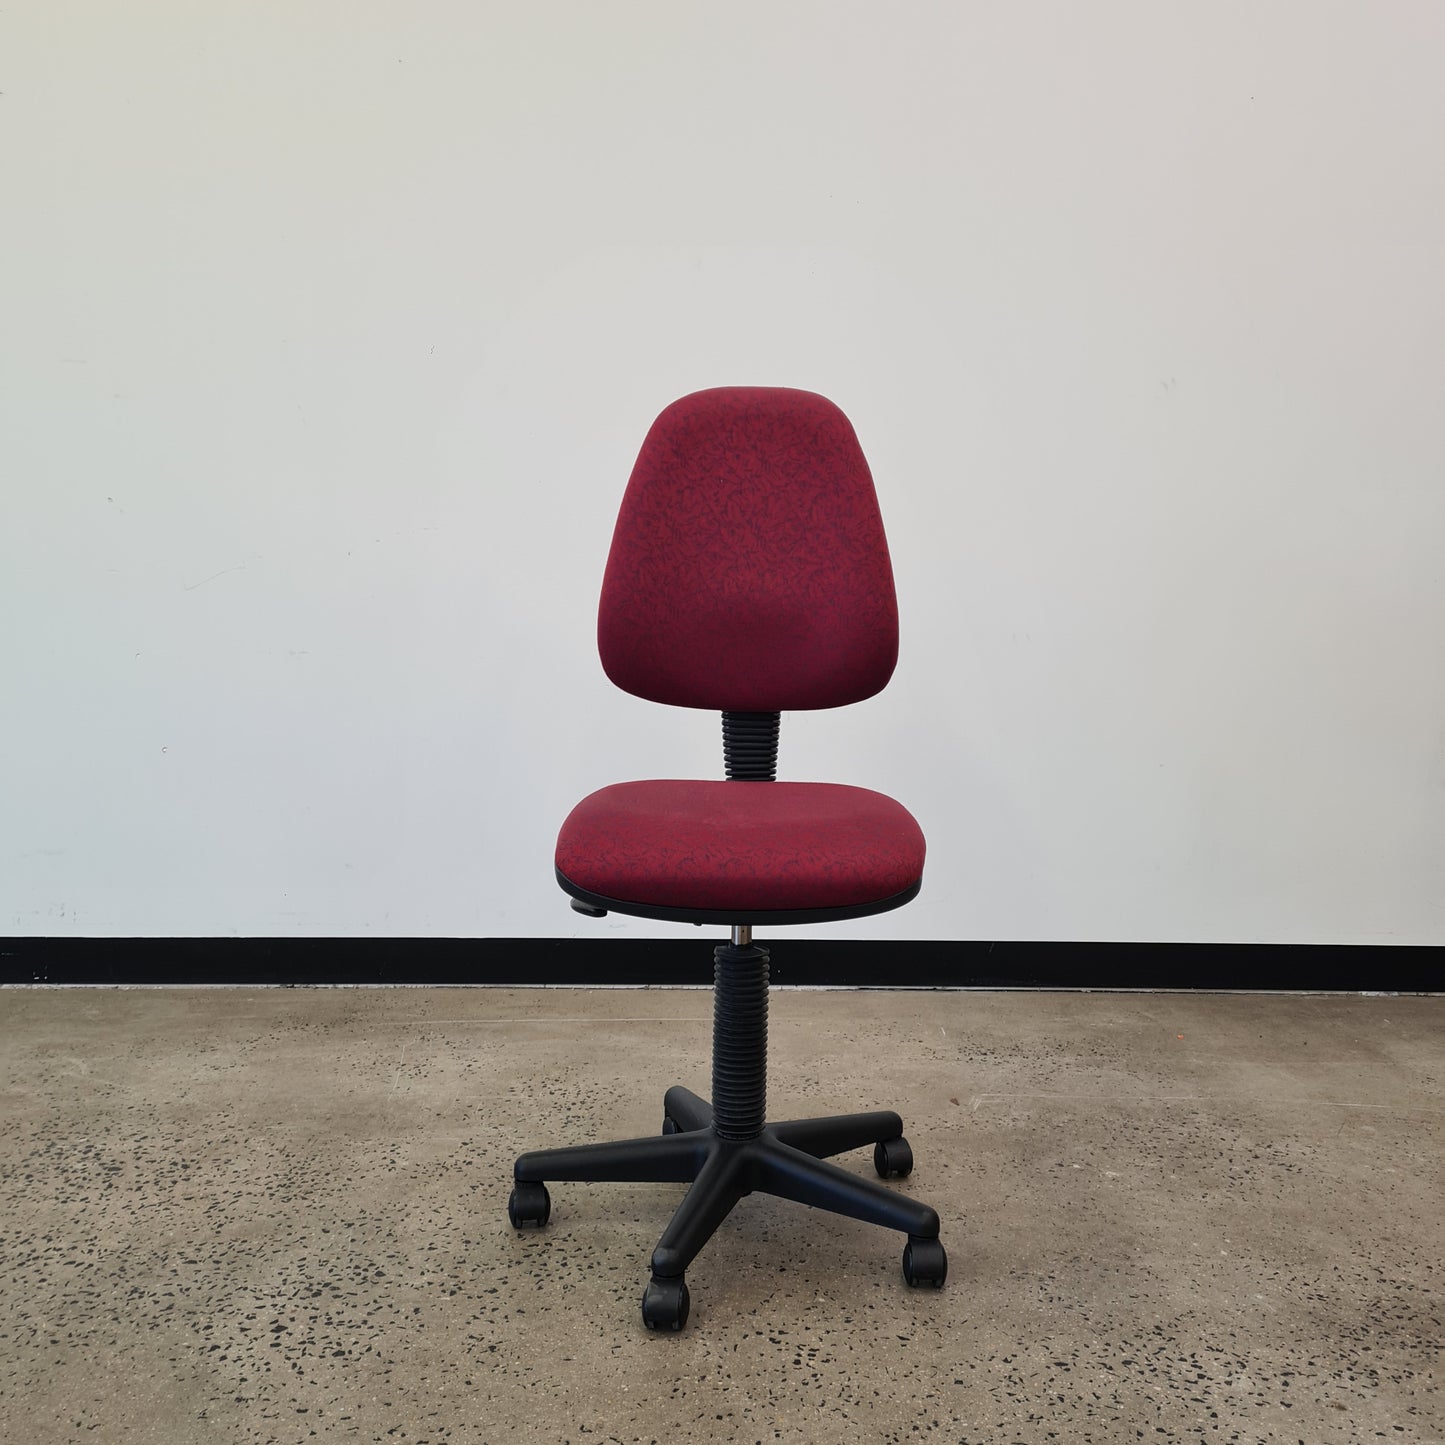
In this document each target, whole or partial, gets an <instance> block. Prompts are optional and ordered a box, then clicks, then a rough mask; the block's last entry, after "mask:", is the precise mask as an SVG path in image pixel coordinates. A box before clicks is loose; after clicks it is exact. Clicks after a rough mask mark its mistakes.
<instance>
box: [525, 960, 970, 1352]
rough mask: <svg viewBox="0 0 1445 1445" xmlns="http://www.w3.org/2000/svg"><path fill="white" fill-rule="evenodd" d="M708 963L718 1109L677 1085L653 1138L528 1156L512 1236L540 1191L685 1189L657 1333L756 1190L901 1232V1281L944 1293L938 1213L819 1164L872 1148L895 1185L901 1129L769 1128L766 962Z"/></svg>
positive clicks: (650, 1320) (532, 1212)
mask: <svg viewBox="0 0 1445 1445" xmlns="http://www.w3.org/2000/svg"><path fill="white" fill-rule="evenodd" d="M714 957H715V959H716V989H715V1001H714V1015H713V1100H714V1102H713V1104H708V1103H707V1102H706V1100H703V1099H700V1098H699V1097H698V1096H697V1095H696V1094H694V1093H693V1092H692V1091H691V1090H689V1089H684V1088H682V1087H681V1086H680V1085H677V1086H674V1087H673V1088H671V1089H669V1090H668V1091H667V1093H666V1095H665V1096H664V1098H663V1125H662V1133H661V1134H660V1135H652V1136H649V1137H647V1138H643V1139H624V1140H619V1141H617V1142H615V1143H610V1144H579V1145H575V1146H573V1147H571V1148H566V1149H539V1150H535V1151H533V1152H531V1153H528V1154H523V1155H522V1156H521V1157H520V1158H519V1159H518V1160H517V1162H516V1165H515V1168H514V1170H513V1173H514V1175H515V1178H516V1186H515V1188H514V1189H513V1190H512V1196H511V1199H510V1200H509V1201H508V1204H507V1212H508V1214H509V1215H510V1217H511V1221H512V1224H513V1225H514V1226H515V1227H516V1228H518V1229H522V1228H525V1227H527V1226H528V1225H535V1226H538V1227H540V1226H541V1225H544V1224H545V1223H546V1222H547V1219H548V1216H549V1215H550V1213H551V1208H552V1205H551V1199H550V1197H549V1196H548V1193H547V1188H546V1185H545V1183H544V1182H543V1181H544V1180H549V1179H550V1180H552V1181H554V1182H556V1181H560V1180H589V1181H595V1180H626V1181H629V1182H647V1181H652V1182H657V1183H674V1184H677V1183H682V1184H687V1183H690V1184H691V1185H692V1188H691V1189H689V1190H688V1192H687V1195H686V1197H685V1198H684V1199H683V1201H682V1203H681V1204H680V1205H679V1206H678V1209H677V1212H676V1213H675V1214H674V1215H673V1217H672V1221H671V1222H670V1223H669V1224H668V1226H667V1228H666V1230H664V1231H663V1235H662V1238H661V1239H660V1240H659V1241H658V1244H657V1248H656V1249H654V1250H653V1252H652V1278H651V1280H650V1281H649V1283H648V1285H647V1288H646V1290H645V1291H644V1293H643V1296H642V1318H643V1321H644V1323H646V1325H647V1326H648V1328H649V1329H654V1330H680V1329H681V1328H682V1327H683V1325H684V1324H686V1322H687V1315H688V1308H689V1297H688V1290H687V1281H686V1279H685V1277H684V1276H685V1272H686V1270H687V1267H688V1265H689V1264H691V1263H692V1261H693V1260H694V1259H696V1258H697V1255H698V1253H699V1252H700V1251H701V1250H702V1247H703V1246H704V1245H705V1244H706V1243H707V1242H708V1240H709V1239H711V1238H712V1235H713V1232H714V1231H715V1230H716V1229H717V1227H718V1226H719V1225H720V1224H721V1223H722V1222H723V1220H724V1219H726V1218H727V1216H728V1214H729V1212H730V1211H731V1210H732V1207H733V1205H735V1204H736V1203H737V1202H738V1200H740V1199H742V1198H743V1197H744V1196H745V1195H748V1194H751V1193H753V1192H754V1191H756V1190H763V1191H765V1192H766V1193H769V1194H776V1195H778V1196H779V1197H781V1198H783V1199H793V1200H796V1201H798V1203H800V1204H811V1205H812V1206H813V1207H814V1208H816V1209H826V1210H829V1211H830V1212H832V1213H834V1214H846V1215H849V1216H850V1217H852V1218H854V1219H862V1220H866V1221H867V1222H868V1223H870V1224H880V1225H882V1226H883V1227H884V1228H885V1229H897V1230H901V1231H902V1232H903V1233H904V1234H906V1235H907V1236H908V1243H907V1245H906V1246H905V1248H904V1251H903V1277H904V1279H905V1280H906V1281H907V1282H908V1284H910V1285H932V1286H934V1287H935V1288H940V1287H942V1285H943V1282H944V1279H945V1277H946V1276H947V1274H948V1256H947V1254H946V1253H945V1252H944V1248H943V1245H942V1243H941V1242H940V1241H939V1238H938V1215H937V1213H936V1212H935V1211H934V1210H932V1209H930V1208H929V1207H928V1206H927V1205H926V1204H920V1203H918V1201H917V1200H914V1199H909V1198H908V1197H906V1196H905V1195H901V1194H896V1193H895V1192H894V1191H893V1190H891V1189H886V1188H884V1187H883V1185H881V1184H877V1183H875V1182H874V1181H873V1180H871V1179H860V1178H859V1177H858V1176H857V1175H855V1174H850V1173H848V1171H847V1170H844V1169H840V1168H838V1166H837V1165H835V1164H829V1163H826V1162H825V1160H826V1159H827V1158H828V1156H830V1155H833V1154H841V1153H843V1152H844V1151H846V1150H849V1149H858V1148H862V1147H864V1146H866V1145H868V1144H872V1145H874V1150H873V1163H874V1167H875V1168H876V1169H877V1171H878V1173H879V1174H880V1175H882V1176H883V1177H884V1178H888V1177H896V1178H902V1177H903V1176H905V1175H907V1174H908V1173H909V1171H910V1170H911V1169H912V1168H913V1152H912V1150H911V1149H910V1148H909V1147H908V1141H907V1140H906V1139H904V1138H903V1137H902V1134H903V1123H902V1120H900V1119H899V1117H898V1115H897V1114H895V1113H892V1112H888V1111H879V1112H875V1113H870V1114H839V1115H835V1116H833V1117H831V1118H824V1119H793V1120H789V1121H786V1122H784V1123H774V1124H768V1123H765V1122H764V1117H765V1116H764V1103H765V1097H766V1073H767V1006H768V954H767V951H766V950H765V949H762V948H759V947H757V946H756V945H752V944H748V945H746V946H743V947H738V946H736V945H733V944H724V945H722V946H721V947H719V948H718V949H717V950H716V951H715V953H714Z"/></svg>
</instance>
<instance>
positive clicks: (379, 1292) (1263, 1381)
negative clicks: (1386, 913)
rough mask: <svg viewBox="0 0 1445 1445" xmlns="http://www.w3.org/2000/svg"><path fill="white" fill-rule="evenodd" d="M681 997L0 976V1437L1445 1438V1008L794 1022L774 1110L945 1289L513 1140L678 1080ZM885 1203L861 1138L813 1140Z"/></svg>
mask: <svg viewBox="0 0 1445 1445" xmlns="http://www.w3.org/2000/svg"><path fill="white" fill-rule="evenodd" d="M709 1007H710V1000H709V996H708V995H707V994H706V993H700V992H666V991H645V992H630V991H600V992H580V991H527V990H516V991H510V990H508V991H482V990H476V991H473V990H463V989H448V990H430V989H428V990H390V991H372V990H279V991H275V990H267V991H262V990H257V991H247V990H224V991H223V990H138V991H120V992H117V991H25V990H8V991H0V1169H3V1174H0V1438H3V1439H4V1440H7V1441H12V1440H13V1441H17V1442H19V1441H25V1442H48V1441H86V1442H105V1441H126V1442H143V1441H144V1442H151V1441H155V1442H168V1445H169V1442H177V1441H180V1442H189V1441H199V1440H224V1441H243V1442H251V1441H255V1442H266V1441H276V1442H293V1441H296V1442H300V1441H305V1440H310V1439H313V1438H320V1439H325V1438H334V1439H336V1440H348V1441H349V1440H356V1441H371V1442H377V1445H391V1442H406V1445H421V1442H430V1445H441V1442H458V1445H460V1442H478V1441H499V1442H500V1441H510V1440H523V1441H530V1440H537V1441H573V1442H577V1445H581V1442H585V1441H594V1440H595V1441H599V1442H600V1441H619V1442H633V1441H654V1440H655V1441H662V1442H673V1441H682V1440H727V1441H735V1440H736V1441H768V1442H772V1441H786V1442H803V1441H810V1442H815V1441H914V1440H939V1441H967V1442H984V1441H987V1442H990V1445H999V1442H1012V1441H1023V1442H1029V1445H1033V1442H1042V1441H1050V1440H1058V1441H1066V1442H1091V1441H1093V1442H1102V1441H1135V1440H1146V1441H1153V1440H1194V1439H1202V1440H1206V1441H1220V1442H1255V1441H1268V1442H1287V1445H1295V1442H1296V1441H1307V1442H1309V1445H1319V1442H1336V1441H1338V1442H1346V1441H1374V1440H1380V1439H1383V1440H1389V1441H1394V1440H1400V1441H1412V1442H1414V1441H1421V1442H1434V1441H1441V1440H1445V1400H1442V1397H1441V1393H1440V1381H1439V1371H1440V1352H1441V1347H1442V1340H1445V1328H1442V1318H1445V1304H1442V1298H1441V1283H1442V1244H1445V1238H1442V1198H1445V1191H1442V1171H1441V1158H1442V1151H1441V1141H1442V1132H1445V1131H1442V1121H1445V999H1438V998H1429V999H1427V998H1388V999H1378V998H1377V999H1358V998H1357V999H1344V998H1279V997H1269V998H1250V997H1242V996H1232V997H1230V996H1223V997H1194V996H1174V995H1068V994H1017V993H1016V994H926V993H925V994H916V993H915V994H889V993H871V994H847V993H836V994H828V993H780V994H775V996H774V1001H773V1028H772V1037H773V1060H774V1069H773V1076H772V1090H771V1098H772V1102H773V1105H774V1108H773V1111H772V1112H773V1113H774V1114H775V1115H779V1116H781V1115H785V1114H803V1113H830V1112H838V1111H843V1110H848V1109H864V1108H873V1107H896V1108H898V1109H899V1110H900V1111H901V1112H902V1113H903V1115H904V1118H905V1121H906V1122H907V1125H908V1132H909V1135H910V1137H911V1139H912V1141H913V1145H914V1150H915V1154H916V1156H917V1161H918V1163H917V1168H916V1169H915V1171H914V1174H913V1176H912V1178H911V1179H910V1180H908V1181H907V1184H906V1187H907V1188H908V1189H909V1190H910V1192H913V1193H916V1194H917V1195H918V1196H919V1197H921V1198H924V1199H927V1200H928V1201H929V1202H931V1203H932V1204H934V1205H935V1206H936V1207H937V1208H938V1209H939V1211H940V1212H941V1213H942V1214H943V1216H944V1237H945V1240H946V1242H947V1244H948V1246H949V1251H950V1264H951V1268H950V1276H949V1283H948V1287H947V1288H946V1289H945V1290H944V1291H943V1292H942V1293H941V1294H938V1293H934V1292H932V1291H923V1292H912V1291H909V1290H908V1289H906V1288H905V1287H904V1285H903V1284H902V1282H901V1279H900V1276H899V1268H898V1261H899V1257H900V1248H899V1246H900V1245H901V1239H899V1238H897V1237H896V1236H893V1235H891V1234H887V1233H885V1232H883V1231H881V1230H874V1229H871V1228H869V1227H868V1226H865V1225H862V1224H855V1223H854V1222H852V1221H850V1220H843V1219H836V1218H833V1217H831V1216H823V1215H819V1214H815V1213H813V1212H812V1211H809V1210H805V1209H801V1208H799V1207H797V1206H793V1205H788V1204H785V1203H783V1202H781V1201H777V1200H773V1199H771V1198H767V1197H764V1196H754V1197H753V1198H751V1199H749V1200H747V1201H745V1202H744V1204H743V1205H742V1206H741V1207H740V1208H739V1209H738V1210H737V1211H736V1212H735V1214H734V1215H733V1217H732V1218H731V1219H730V1220H729V1222H728V1223H727V1224H726V1225H725V1226H724V1227H723V1229H722V1230H721V1232H720V1233H719V1234H718V1236H717V1237H716V1238H715V1239H714V1240H713V1242H712V1244H711V1245H710V1246H709V1247H708V1249H707V1250H706V1251H705V1252H704V1253H703V1255H702V1256H701V1258H700V1259H699V1260H698V1261H697V1262H696V1264H695V1265H694V1266H693V1268H692V1270H691V1271H690V1272H689V1276H688V1278H689V1282H690V1284H691V1287H692V1294H693V1314H692V1322H691V1324H690V1325H689V1327H688V1329H687V1331H686V1332H684V1333H683V1334H682V1335H679V1336H669V1337H657V1336H652V1335H649V1334H647V1333H646V1332H645V1331H644V1330H643V1328H642V1326H641V1324H640V1322H639V1318H638V1309H637V1301H638V1297H639V1295H640V1292H641V1288H642V1285H643V1283H644V1280H645V1277H646V1273H645V1271H646V1259H647V1255H648V1253H649V1252H650V1250H651V1247H652V1245H653V1243H654V1242H655V1240H656V1237H657V1235H658V1234H659V1233H660V1232H661V1230H662V1227H663V1224H664V1223H665V1221H666V1218H667V1216H668V1214H669V1212H670V1210H671V1208H672V1207H673V1205H674V1204H675V1203H676V1201H677V1199H678V1198H680V1197H681V1193H682V1188H681V1186H668V1185H660V1186H632V1185H619V1184H606V1185H603V1184H599V1185H581V1184H573V1185H557V1186H555V1187H554V1188H553V1191H552V1194H553V1217H552V1224H551V1225H550V1227H549V1228H548V1229H547V1230H545V1231H543V1232H541V1233H538V1234H534V1233H527V1234H523V1235H517V1234H514V1233H513V1232H512V1230H511V1229H510V1228H509V1226H508V1224H507V1221H506V1215H505V1202H506V1196H507V1191H508V1187H509V1173H510V1163H511V1159H512V1157H513V1156H514V1154H515V1153H516V1152H517V1151H519V1150H520V1149H523V1148H526V1147H532V1146H537V1145H543V1144H549V1143H569V1142H573V1141H578V1140H584V1139H589V1138H594V1137H617V1136H622V1135H629V1134H633V1133H646V1132H651V1131H652V1130H653V1129H655V1128H657V1127H658V1126H659V1124H660V1101H661V1096H662V1091H663V1089H664V1088H665V1087H666V1086H667V1085H668V1084H671V1083H674V1082H683V1083H687V1084H689V1085H691V1086H692V1087H695V1088H698V1089H699V1090H700V1091H702V1092H705V1091H706V1086H707V1077H708V1066H707V1050H708V1031H709V1022H710V1013H709ZM843 1162H845V1163H847V1164H848V1166H849V1167H850V1168H855V1169H856V1170H857V1171H858V1172H859V1173H860V1174H863V1175H865V1176H868V1177H871V1169H872V1166H871V1162H870V1160H869V1157H868V1155H867V1154H866V1153H864V1152H862V1151H860V1152H859V1153H857V1154H853V1155H846V1156H844V1161H843Z"/></svg>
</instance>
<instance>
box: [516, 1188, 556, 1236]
mask: <svg viewBox="0 0 1445 1445" xmlns="http://www.w3.org/2000/svg"><path fill="white" fill-rule="evenodd" d="M551 1215H552V1196H551V1195H550V1194H548V1193H547V1186H546V1185H545V1184H524V1183H519V1184H518V1185H517V1187H516V1188H515V1189H513V1190H512V1197H511V1198H510V1199H508V1200H507V1218H509V1219H510V1220H511V1221H512V1228H513V1229H525V1228H526V1227H527V1226H528V1225H529V1224H530V1225H533V1226H535V1227H536V1228H537V1229H541V1227H542V1226H543V1225H544V1224H546V1222H547V1220H548V1219H549V1218H551Z"/></svg>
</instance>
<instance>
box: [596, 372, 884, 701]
mask: <svg viewBox="0 0 1445 1445" xmlns="http://www.w3.org/2000/svg"><path fill="white" fill-rule="evenodd" d="M597 641H598V650H599V651H600V652H601V654H602V665H603V668H604V669H605V670H606V673H607V676H608V677H610V678H611V679H612V681H613V682H615V683H616V684H617V686H618V687H620V688H622V689H624V690H625V691H627V692H630V693H634V694H636V695H637V696H638V697H645V698H650V699H652V701H654V702H665V703H674V704H678V705H680V706H683V707H703V708H716V709H718V710H722V709H733V710H736V711H740V712H783V711H787V710H790V709H793V708H824V707H838V706H840V705H842V704H844V703H850V702H858V701H860V700H861V699H863V698H865V697H872V695H873V694H874V693H876V692H878V691H879V690H880V689H881V688H882V687H883V686H884V685H885V684H886V683H887V681H888V679H889V678H890V677H891V676H892V675H893V667H894V664H895V663H896V661H897V658H898V609H897V603H896V601H895V598H894V592H893V570H892V567H891V565H890V563H889V560H888V543H887V540H886V539H885V537H884V534H883V521H882V518H881V517H880V516H879V512H878V500H877V497H876V496H875V494H874V491H873V478H872V476H871V475H870V474H869V471H868V463H867V462H866V461H865V460H864V458H863V452H862V450H861V449H860V447H859V445H858V439H857V437H856V436H854V434H853V428H852V426H851V425H850V424H849V422H848V418H847V417H845V416H844V415H843V413H842V412H841V411H839V410H838V408H837V407H836V406H834V405H833V403H832V402H830V401H828V400H826V399H825V398H824V397H821V396H815V395H814V394H813V393H812V392H807V391H792V390H786V389H782V388H774V387H721V388H717V389H715V390H712V391H699V392H695V393H694V394H693V395H691V396H685V397H683V398H682V400H681V401H677V402H674V403H673V404H672V405H671V406H670V407H668V408H667V410H666V411H664V412H663V413H662V415H661V416H659V417H658V419H657V420H656V422H654V423H653V426H652V429H651V431H650V432H649V433H648V435H647V439H646V440H645V441H644V442H643V444H642V451H641V454H640V455H639V456H638V458H637V464H636V466H635V467H634V468H633V471H632V479H631V481H630V482H629V483H628V487H627V494H626V496H625V497H624V498H623V502H622V511H621V514H620V515H619V517H618V519H617V529H616V531H615V533H614V535H613V539H612V553H611V556H610V557H609V559H608V563H607V572H606V576H605V578H604V581H603V585H602V606H601V612H600V616H599V620H598V630H597Z"/></svg>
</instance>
